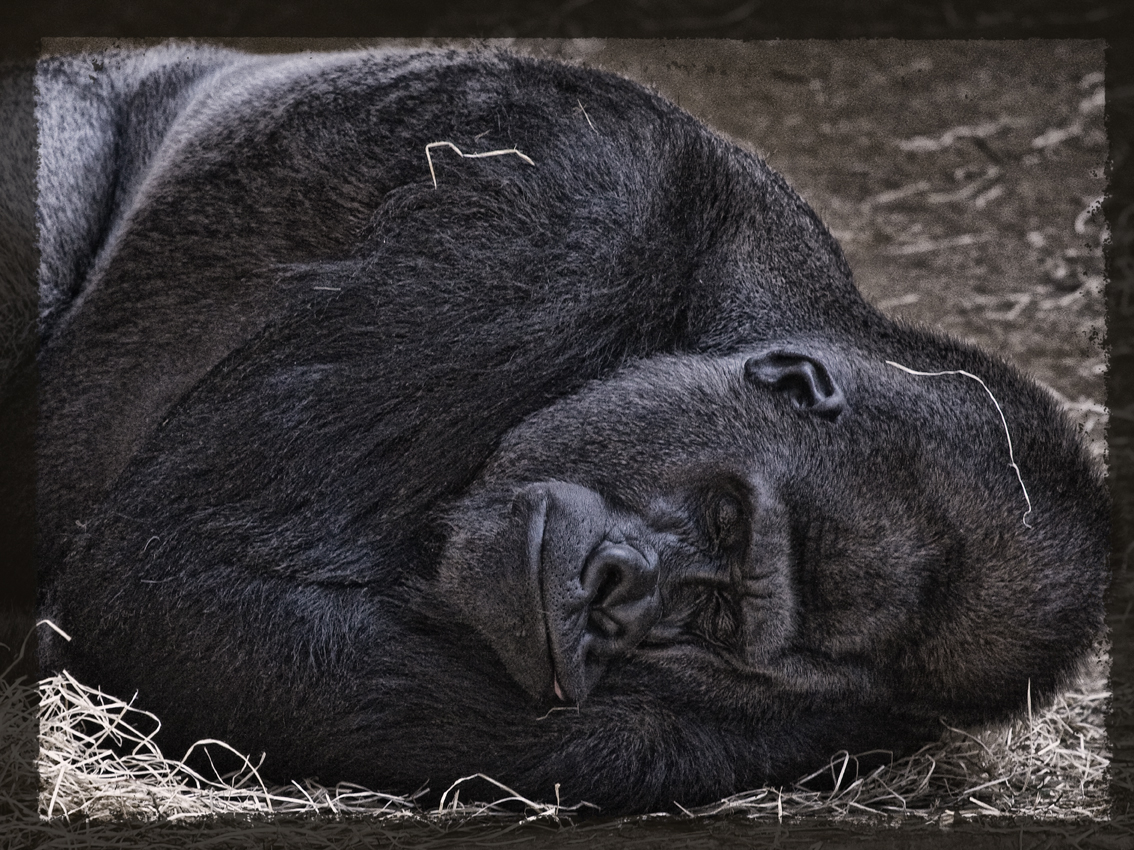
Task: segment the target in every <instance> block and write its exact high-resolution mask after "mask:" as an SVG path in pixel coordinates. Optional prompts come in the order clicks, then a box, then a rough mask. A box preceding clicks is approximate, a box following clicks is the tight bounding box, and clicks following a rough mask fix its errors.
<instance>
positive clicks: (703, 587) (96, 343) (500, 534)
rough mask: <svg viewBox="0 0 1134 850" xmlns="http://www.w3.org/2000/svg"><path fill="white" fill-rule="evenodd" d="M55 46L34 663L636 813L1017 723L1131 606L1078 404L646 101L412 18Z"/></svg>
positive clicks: (330, 747)
mask: <svg viewBox="0 0 1134 850" xmlns="http://www.w3.org/2000/svg"><path fill="white" fill-rule="evenodd" d="M36 75H37V77H36V85H37V104H36V116H37V123H38V132H39V170H38V192H39V194H38V206H37V221H38V227H39V250H40V262H39V275H38V278H39V292H40V307H39V310H40V313H39V326H38V327H39V354H38V358H37V362H36V366H37V368H38V375H39V398H38V405H39V408H38V410H39V413H38V416H39V418H38V432H37V452H38V453H37V464H38V473H37V474H38V483H37V491H36V512H37V524H38V525H37V528H38V538H37V539H38V543H37V546H38V555H37V557H38V563H39V568H38V569H39V585H40V587H39V608H40V613H41V616H43V617H48V618H50V619H52V620H53V621H54V622H55V623H56V624H58V625H59V626H60V627H61V628H62V629H63V630H65V631H66V632H68V633H69V634H70V635H71V636H72V638H73V640H72V641H71V642H70V643H66V642H64V641H62V640H60V639H59V638H57V637H54V636H45V637H44V638H43V640H42V642H41V648H40V651H41V667H42V669H43V670H45V671H50V670H59V669H62V668H66V669H68V670H69V671H71V672H72V673H73V674H74V675H75V676H77V677H79V678H80V679H81V680H83V681H85V682H88V683H90V684H92V685H98V686H100V687H102V688H103V689H105V690H107V691H109V692H112V693H117V694H127V695H129V694H134V693H136V694H137V704H138V705H139V706H140V707H143V708H146V709H148V710H150V711H153V712H155V713H156V714H157V715H158V716H159V717H160V718H161V719H162V723H163V728H162V730H161V732H160V734H159V736H158V738H157V741H158V742H159V743H161V744H163V745H164V748H165V750H166V752H169V753H172V754H174V755H177V754H180V752H183V751H184V749H183V748H187V747H188V746H189V744H191V743H192V742H193V741H195V740H198V739H201V738H206V737H207V738H219V739H223V740H225V741H227V742H228V743H230V744H232V745H233V746H234V747H236V748H238V749H240V750H241V751H244V752H249V753H256V754H258V753H261V752H262V753H265V754H266V756H265V761H264V765H263V768H262V772H263V773H265V774H266V775H268V776H271V777H275V778H279V779H281V780H284V781H286V780H288V779H291V778H298V777H307V776H314V777H318V778H319V779H320V780H321V781H323V782H325V783H332V782H336V781H339V780H349V781H353V782H357V783H363V784H366V785H369V786H371V787H376V788H380V789H382V790H388V791H397V792H402V793H409V792H413V791H415V790H416V789H419V788H421V787H423V786H426V785H427V786H428V787H429V788H430V789H432V792H431V793H433V794H434V795H437V794H439V793H440V792H441V791H443V790H444V789H445V788H446V787H448V786H449V784H450V783H451V782H453V781H454V780H455V779H457V778H458V777H462V776H465V775H468V774H475V773H483V774H486V775H490V776H492V777H494V778H495V779H497V780H499V781H500V782H503V783H505V784H506V785H508V786H509V787H511V788H514V789H515V790H517V791H519V792H521V793H523V794H525V795H527V796H529V797H531V798H539V799H545V800H555V799H557V795H558V798H560V799H562V800H563V801H564V802H571V801H589V802H591V803H593V804H595V805H597V806H599V807H601V809H602V811H603V812H606V813H632V812H642V811H646V810H651V809H657V808H669V807H671V806H673V805H674V804H681V805H693V804H698V803H704V802H707V801H711V800H714V799H718V798H720V797H722V796H724V795H727V794H730V793H732V792H735V791H738V790H743V789H745V788H750V787H754V786H758V785H760V784H764V783H781V782H790V781H792V780H795V779H797V778H798V777H800V776H802V775H803V774H805V773H807V772H810V771H812V770H814V769H816V768H817V767H819V766H821V765H822V764H824V763H825V762H826V760H827V759H828V758H829V757H830V756H831V755H832V754H833V753H835V752H837V751H839V750H848V751H850V752H852V753H854V752H863V751H884V754H882V755H879V756H877V757H878V758H889V757H891V754H894V753H901V752H904V751H907V750H908V749H909V748H911V747H914V746H917V745H918V744H919V743H921V742H923V741H925V740H927V739H931V738H932V737H935V736H936V734H937V733H938V731H939V730H940V722H941V720H942V719H945V720H946V722H949V723H951V724H974V723H982V722H988V721H993V720H996V719H999V718H1005V717H1008V716H1011V715H1012V714H1013V712H1016V711H1018V710H1019V709H1020V708H1021V707H1022V706H1023V704H1024V703H1025V701H1026V699H1028V698H1029V694H1030V695H1031V698H1033V699H1036V700H1038V699H1041V698H1042V697H1043V696H1045V695H1050V694H1052V693H1053V692H1054V691H1055V690H1056V689H1058V688H1059V687H1060V686H1061V685H1063V684H1065V683H1066V681H1067V680H1068V678H1069V677H1070V676H1073V675H1074V674H1075V673H1076V671H1077V670H1078V669H1079V668H1080V665H1081V663H1082V660H1083V657H1084V654H1085V653H1086V651H1087V650H1088V648H1089V647H1090V646H1091V644H1092V642H1093V640H1094V639H1095V638H1096V637H1097V636H1098V635H1099V633H1100V629H1101V627H1102V594H1103V588H1104V584H1105V563H1106V550H1107V531H1108V526H1107V520H1108V504H1107V498H1106V494H1105V490H1104V486H1103V479H1102V475H1101V473H1100V471H1099V470H1098V469H1097V468H1096V466H1095V465H1093V463H1092V461H1091V460H1090V458H1089V457H1088V454H1087V453H1086V451H1085V449H1084V447H1083V446H1082V445H1081V443H1080V441H1079V438H1078V436H1077V435H1076V433H1075V431H1074V429H1073V427H1072V426H1071V425H1070V424H1069V422H1068V421H1067V420H1066V419H1065V418H1064V416H1063V414H1062V413H1061V412H1060V410H1059V409H1058V406H1057V405H1056V403H1055V402H1054V401H1053V399H1052V398H1051V397H1050V396H1049V394H1047V393H1046V392H1045V391H1044V390H1042V389H1041V388H1040V387H1039V386H1038V385H1037V384H1035V383H1034V382H1033V381H1032V380H1030V379H1028V378H1026V377H1025V376H1023V375H1022V374H1021V373H1020V372H1018V371H1016V370H1015V369H1013V368H1012V367H1010V366H1009V365H1007V364H1006V363H1004V362H1003V361H1001V360H1000V359H998V358H996V357H994V356H991V355H989V354H986V353H984V352H982V351H979V350H977V349H975V348H974V347H971V346H968V345H965V344H961V343H959V342H956V341H954V340H951V339H948V338H945V337H944V336H941V335H939V334H937V333H935V332H931V331H929V330H927V329H924V328H918V327H911V326H907V325H904V324H900V323H897V322H894V321H891V320H890V319H888V318H886V317H884V316H883V315H882V314H881V313H879V312H878V311H876V310H875V309H874V308H872V307H871V306H870V305H868V304H867V303H866V302H865V301H864V300H863V298H862V297H861V296H860V294H859V293H858V291H857V289H856V288H855V285H854V283H853V280H852V275H851V271H850V269H849V268H848V266H847V263H846V261H845V259H844V257H843V254H842V253H841V251H840V249H839V247H838V245H837V244H836V242H835V241H834V239H833V238H832V237H831V235H830V234H829V233H828V231H827V230H826V228H825V227H824V226H823V224H822V223H821V222H820V221H819V220H818V218H817V217H816V215H815V214H814V213H813V212H812V211H811V209H809V208H808V206H807V205H806V204H805V203H804V202H803V201H802V200H801V199H800V198H799V197H798V196H797V195H796V194H795V193H794V192H793V191H792V190H791V189H790V188H789V187H788V186H787V184H786V183H785V182H784V180H783V179H782V178H781V177H780V176H779V175H777V174H776V173H774V172H773V171H771V170H770V169H769V168H768V166H767V165H765V164H764V163H763V162H762V161H761V160H760V159H759V158H758V157H756V156H754V155H752V154H750V153H747V152H745V151H743V150H741V149H739V148H738V147H736V146H735V145H733V144H731V143H729V142H727V141H725V140H724V139H722V138H721V137H719V136H717V135H715V134H714V133H713V132H712V131H710V130H709V129H708V128H706V127H705V126H704V125H702V124H701V123H699V122H698V121H697V120H695V119H694V118H692V117H691V116H690V115H688V114H686V113H684V112H683V111H681V110H680V109H678V108H677V107H676V106H674V105H672V104H670V103H668V102H666V101H665V100H663V99H661V98H659V97H658V96H656V95H654V94H652V93H650V92H649V91H647V90H646V89H645V88H643V87H641V86H639V85H637V84H635V83H632V82H630V81H627V80H625V79H621V78H618V77H615V76H612V75H609V74H605V73H601V72H597V71H593V70H587V69H584V68H580V67H573V66H569V65H565V64H559V63H555V62H549V61H542V60H537V59H533V58H530V57H523V56H517V55H511V54H509V53H506V52H492V51H481V52H471V53H470V52H458V51H438V50H411V49H378V50H370V51H357V52H345V53H327V54H301V55H284V56H279V55H277V56H256V55H247V54H242V53H238V52H235V51H231V50H227V49H222V48H212V47H205V46H191V45H166V46H162V47H158V48H153V49H149V50H129V49H118V50H112V51H109V52H106V53H101V54H80V55H69V56H55V57H46V58H44V59H41V60H40V62H39V65H38V67H37V71H36ZM902 367H904V368H902Z"/></svg>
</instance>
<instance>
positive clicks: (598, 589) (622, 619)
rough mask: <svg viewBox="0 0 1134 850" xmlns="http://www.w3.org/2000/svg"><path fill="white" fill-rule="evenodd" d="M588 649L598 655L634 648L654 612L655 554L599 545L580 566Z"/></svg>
mask: <svg viewBox="0 0 1134 850" xmlns="http://www.w3.org/2000/svg"><path fill="white" fill-rule="evenodd" d="M580 579H581V581H580V583H581V584H582V586H583V589H584V591H585V592H586V598H587V605H588V607H589V614H588V623H587V625H588V631H589V632H590V636H591V651H592V652H594V653H596V654H597V655H600V656H607V657H609V656H611V655H619V654H621V653H624V652H628V651H629V650H631V649H633V648H634V647H635V646H637V645H638V643H639V642H640V641H641V640H642V638H644V637H645V636H646V632H648V631H649V629H650V627H651V626H652V625H653V623H654V621H655V620H656V619H657V613H658V594H657V587H658V565H657V556H656V554H655V553H654V552H653V551H652V550H649V549H647V550H646V551H645V552H643V551H642V550H640V549H637V548H635V547H634V546H631V545H630V544H628V543H615V542H612V541H610V540H604V541H602V542H601V543H600V544H599V545H598V546H596V547H595V549H594V550H593V551H592V552H591V554H590V556H589V557H588V558H587V561H586V563H585V564H584V566H583V573H582V576H581V577H580Z"/></svg>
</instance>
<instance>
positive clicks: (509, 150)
mask: <svg viewBox="0 0 1134 850" xmlns="http://www.w3.org/2000/svg"><path fill="white" fill-rule="evenodd" d="M587 120H588V121H589V120H590V119H589V118H588V119H587ZM439 147H448V148H452V149H453V150H455V151H456V152H457V156H462V157H464V158H465V159H480V158H482V157H486V156H505V155H507V154H513V155H515V156H518V157H519V158H520V159H522V160H523V161H524V162H526V163H527V164H528V165H535V163H534V162H532V159H531V157H529V156H528V155H527V154H523V153H520V151H518V150H516V149H515V148H505V149H502V150H496V151H485V152H484V153H465V152H464V151H462V150H461V149H460V148H459V147H457V146H456V145H455V144H453V143H452V142H430V143H429V144H427V145H426V146H425V159H426V161H427V162H428V163H429V176H430V177H432V178H433V188H434V189H436V188H437V174H436V172H434V170H433V154H431V153H430V151H431V150H432V149H433V148H439Z"/></svg>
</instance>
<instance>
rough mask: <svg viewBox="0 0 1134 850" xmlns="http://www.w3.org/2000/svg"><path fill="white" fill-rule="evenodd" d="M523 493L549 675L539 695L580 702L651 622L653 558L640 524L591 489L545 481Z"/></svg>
mask: <svg viewBox="0 0 1134 850" xmlns="http://www.w3.org/2000/svg"><path fill="white" fill-rule="evenodd" d="M525 495H526V497H527V498H526V499H525V501H526V502H527V503H528V517H527V553H526V556H527V565H528V569H529V575H531V577H532V580H533V581H534V582H535V588H536V589H537V595H536V598H537V599H538V600H539V601H540V603H541V604H542V610H541V611H540V617H541V620H542V622H543V625H544V647H543V657H544V658H546V659H547V666H546V667H543V665H542V664H541V665H540V667H541V668H542V669H545V670H547V671H548V675H547V676H546V678H544V680H543V681H544V684H543V685H542V686H541V687H540V688H539V691H538V692H539V693H542V694H543V695H544V696H545V697H546V698H547V699H550V698H551V696H552V695H554V697H555V699H556V700H558V701H559V702H560V703H574V704H576V705H578V704H581V703H582V702H583V700H584V699H585V698H586V696H587V695H588V694H589V693H590V692H591V690H592V689H593V688H594V686H595V684H596V683H597V682H598V680H599V679H600V678H601V677H602V674H603V672H604V671H605V669H606V666H607V664H608V663H609V662H610V661H611V660H612V659H614V658H617V657H619V656H621V655H624V654H626V653H627V652H629V651H630V650H632V649H633V648H634V647H636V646H637V645H638V644H639V643H641V641H642V640H643V639H644V638H645V636H646V633H647V632H648V631H649V630H650V629H651V628H652V627H653V625H654V624H655V623H656V622H657V620H658V618H659V616H660V609H661V603H660V594H659V590H658V576H659V569H658V553H657V551H656V549H655V548H654V546H652V545H651V544H650V543H648V542H646V539H645V536H646V535H645V534H643V532H644V531H645V528H644V527H642V524H641V521H640V520H630V519H626V518H622V517H617V516H615V515H614V514H613V513H612V512H611V511H610V509H609V508H608V507H607V505H606V503H605V501H604V500H603V498H602V496H600V495H599V494H598V493H596V492H595V491H593V490H590V489H588V488H586V487H580V486H578V485H575V484H564V483H560V482H549V483H545V484H538V485H533V486H531V487H529V488H528V489H527V491H526V492H525ZM548 680H550V681H548Z"/></svg>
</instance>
